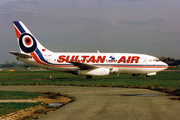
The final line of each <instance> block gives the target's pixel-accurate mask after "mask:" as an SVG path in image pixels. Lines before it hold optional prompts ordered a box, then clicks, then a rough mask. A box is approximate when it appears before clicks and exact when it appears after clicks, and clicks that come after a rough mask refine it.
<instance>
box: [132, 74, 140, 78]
mask: <svg viewBox="0 0 180 120" xmlns="http://www.w3.org/2000/svg"><path fill="white" fill-rule="evenodd" d="M132 76H135V77H139V76H140V74H132Z"/></svg>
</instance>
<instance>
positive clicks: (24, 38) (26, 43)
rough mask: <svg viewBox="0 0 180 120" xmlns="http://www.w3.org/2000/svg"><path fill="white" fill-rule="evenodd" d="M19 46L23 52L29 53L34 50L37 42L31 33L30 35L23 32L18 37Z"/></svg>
mask: <svg viewBox="0 0 180 120" xmlns="http://www.w3.org/2000/svg"><path fill="white" fill-rule="evenodd" d="M19 46H20V48H21V50H22V51H23V52H25V53H31V52H34V51H35V50H36V48H37V43H36V40H35V38H34V37H33V36H32V35H30V34H29V33H23V34H21V36H20V37H19Z"/></svg>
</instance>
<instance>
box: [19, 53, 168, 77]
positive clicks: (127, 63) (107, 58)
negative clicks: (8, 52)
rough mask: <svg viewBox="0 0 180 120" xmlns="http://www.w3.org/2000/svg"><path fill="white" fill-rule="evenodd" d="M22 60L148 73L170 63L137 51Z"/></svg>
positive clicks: (66, 67) (68, 67) (65, 69)
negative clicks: (75, 63) (76, 63)
mask: <svg viewBox="0 0 180 120" xmlns="http://www.w3.org/2000/svg"><path fill="white" fill-rule="evenodd" d="M19 60H20V61H23V62H26V63H28V64H32V65H35V66H39V67H42V68H46V69H50V70H56V71H63V72H71V71H72V70H77V69H78V67H76V66H74V65H72V64H71V63H70V62H79V63H85V64H90V65H94V66H98V67H103V68H109V69H110V70H111V71H110V72H111V73H130V74H146V73H153V72H158V71H161V70H164V69H166V68H168V65H167V64H166V63H164V62H162V61H160V60H159V59H158V58H156V57H154V56H150V55H146V54H135V53H49V54H47V53H46V54H43V53H42V56H40V57H33V58H28V59H27V58H19Z"/></svg>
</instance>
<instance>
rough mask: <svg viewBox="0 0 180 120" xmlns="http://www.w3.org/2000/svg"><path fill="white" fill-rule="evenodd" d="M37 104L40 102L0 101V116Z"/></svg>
mask: <svg viewBox="0 0 180 120" xmlns="http://www.w3.org/2000/svg"><path fill="white" fill-rule="evenodd" d="M38 104H40V103H13V102H12V103H0V116H2V115H6V114H8V113H12V112H15V111H18V110H22V109H26V108H29V107H34V106H36V105H38Z"/></svg>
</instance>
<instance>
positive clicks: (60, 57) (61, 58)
mask: <svg viewBox="0 0 180 120" xmlns="http://www.w3.org/2000/svg"><path fill="white" fill-rule="evenodd" d="M65 59H66V56H65V55H61V56H59V59H58V60H57V61H58V62H59V63H63V62H64V61H65Z"/></svg>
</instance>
